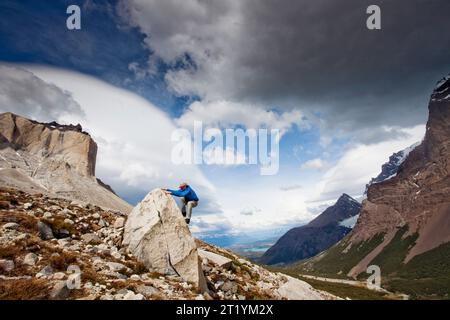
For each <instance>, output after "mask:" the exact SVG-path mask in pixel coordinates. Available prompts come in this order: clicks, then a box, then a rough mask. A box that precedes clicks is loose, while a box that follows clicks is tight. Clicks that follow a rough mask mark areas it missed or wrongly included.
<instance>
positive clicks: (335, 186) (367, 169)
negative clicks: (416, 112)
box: [317, 125, 425, 199]
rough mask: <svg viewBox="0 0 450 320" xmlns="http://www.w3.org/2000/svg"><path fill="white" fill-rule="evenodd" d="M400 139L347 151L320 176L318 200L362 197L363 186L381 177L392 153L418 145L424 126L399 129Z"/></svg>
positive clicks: (358, 146) (357, 146) (362, 145)
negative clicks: (347, 196)
mask: <svg viewBox="0 0 450 320" xmlns="http://www.w3.org/2000/svg"><path fill="white" fill-rule="evenodd" d="M400 131H401V132H402V133H403V134H402V135H400V138H398V139H394V140H391V139H390V140H387V141H383V142H379V143H375V144H370V145H364V144H358V145H356V146H354V147H352V148H350V149H348V150H347V151H346V152H345V153H344V155H343V156H342V157H341V158H340V159H339V161H338V162H337V163H336V165H334V166H333V167H332V168H330V169H329V170H328V171H326V173H325V174H324V175H323V178H322V179H321V181H320V183H319V184H318V185H317V190H318V194H317V198H319V199H337V198H338V197H339V196H340V195H341V194H342V193H344V192H345V193H348V194H350V195H354V196H357V195H361V194H362V193H363V192H364V190H365V185H366V184H367V183H368V182H369V181H370V179H371V178H372V177H375V176H377V175H378V174H379V173H380V170H381V165H382V164H384V163H385V162H386V161H388V160H389V159H388V158H389V156H390V155H391V154H393V153H394V152H398V151H400V150H403V149H405V148H406V147H408V146H410V145H412V144H413V143H416V142H418V141H421V140H422V139H423V136H424V133H425V126H424V125H419V126H415V127H413V128H408V129H401V130H400Z"/></svg>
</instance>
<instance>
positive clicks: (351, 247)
mask: <svg viewBox="0 0 450 320" xmlns="http://www.w3.org/2000/svg"><path fill="white" fill-rule="evenodd" d="M449 247H450V79H449V78H448V77H447V78H446V79H444V80H443V81H441V82H440V83H439V85H438V86H437V88H436V89H435V91H434V92H433V94H432V96H431V99H430V103H429V119H428V122H427V126H426V134H425V138H424V140H423V141H422V143H421V144H420V145H419V146H417V147H416V148H415V149H414V150H412V151H411V152H410V153H409V155H408V156H407V157H406V159H405V161H404V162H403V163H402V164H401V165H400V167H399V169H398V172H397V174H396V175H395V176H394V177H392V178H391V179H388V180H385V181H382V182H380V183H375V184H372V185H370V186H369V188H368V190H367V200H365V201H364V202H363V207H362V209H361V214H360V217H359V219H358V222H357V224H356V226H355V228H354V229H353V230H352V232H351V233H350V234H349V235H348V236H347V237H346V238H344V239H343V240H342V241H341V242H340V243H339V244H337V245H336V246H334V247H333V248H331V249H329V250H327V251H326V252H324V253H323V254H321V255H319V256H317V257H314V258H312V259H311V260H309V261H307V262H305V263H303V264H302V265H301V266H300V269H301V270H302V271H304V272H311V273H316V274H317V273H319V274H323V275H328V276H334V277H336V276H348V277H353V278H356V277H365V276H366V275H365V271H366V268H367V266H369V265H371V264H377V265H379V266H380V268H381V272H382V275H384V277H383V282H384V283H383V285H385V286H386V287H388V288H390V289H392V290H395V289H397V290H405V291H408V292H409V293H411V294H415V295H418V296H420V295H422V294H423V295H432V294H438V295H445V294H448V288H450V276H449V275H448V266H449V265H450V255H449V254H448V252H449ZM429 263H433V264H434V265H430V264H429Z"/></svg>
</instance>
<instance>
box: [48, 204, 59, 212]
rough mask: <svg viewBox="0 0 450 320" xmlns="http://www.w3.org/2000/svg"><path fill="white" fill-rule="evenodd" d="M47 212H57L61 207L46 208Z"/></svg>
mask: <svg viewBox="0 0 450 320" xmlns="http://www.w3.org/2000/svg"><path fill="white" fill-rule="evenodd" d="M47 210H48V211H53V212H54V211H59V210H61V207H60V206H57V205H53V206H50V207H48V208H47Z"/></svg>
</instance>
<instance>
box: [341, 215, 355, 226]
mask: <svg viewBox="0 0 450 320" xmlns="http://www.w3.org/2000/svg"><path fill="white" fill-rule="evenodd" d="M358 217H359V214H357V215H356V216H353V217H350V218H347V219H344V220H342V221H341V222H339V225H340V226H342V227H346V228H350V229H353V227H354V226H355V224H356V221H358Z"/></svg>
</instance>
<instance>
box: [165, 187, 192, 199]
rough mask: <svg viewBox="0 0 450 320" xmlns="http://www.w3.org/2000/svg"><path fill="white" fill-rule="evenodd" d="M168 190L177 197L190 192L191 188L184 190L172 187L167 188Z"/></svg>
mask: <svg viewBox="0 0 450 320" xmlns="http://www.w3.org/2000/svg"><path fill="white" fill-rule="evenodd" d="M166 191H167V192H169V193H170V194H171V195H173V196H176V197H184V196H186V195H187V194H188V192H189V190H188V189H187V188H186V189H185V190H184V191H183V190H171V189H166Z"/></svg>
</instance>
